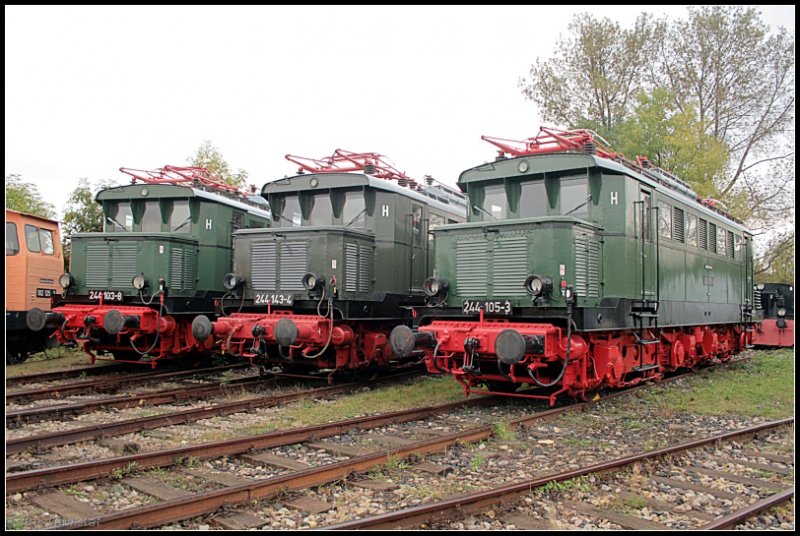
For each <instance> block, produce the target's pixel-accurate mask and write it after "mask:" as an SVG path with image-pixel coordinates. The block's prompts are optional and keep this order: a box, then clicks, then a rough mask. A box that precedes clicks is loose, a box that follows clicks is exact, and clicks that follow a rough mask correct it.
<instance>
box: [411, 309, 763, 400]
mask: <svg viewBox="0 0 800 536" xmlns="http://www.w3.org/2000/svg"><path fill="white" fill-rule="evenodd" d="M508 329H513V330H516V331H518V332H519V333H520V334H523V335H528V336H533V335H535V336H539V337H544V341H545V342H544V345H543V349H544V353H543V354H541V355H534V354H526V355H525V357H524V358H523V359H522V360H521V361H520V362H519V363H517V364H515V365H513V366H506V367H505V368H508V370H507V371H505V370H499V368H498V366H499V365H498V357H497V355H496V354H495V350H494V347H495V340H496V338H497V336H498V335H499V334H500V333H501V332H502V331H505V330H508ZM419 331H420V332H430V333H431V334H432V335H433V338H434V339H435V340H436V347H435V349H433V350H432V349H430V348H429V349H426V350H425V362H426V366H427V368H428V372H431V373H434V374H435V373H440V374H441V373H443V374H451V375H452V376H453V377H454V378H455V380H456V381H458V383H460V384H461V385H462V386H463V387H464V391H465V394H467V395H468V394H469V393H470V392H472V391H477V392H481V393H484V392H486V391H483V390H476V389H474V388H475V387H477V386H479V385H480V384H482V383H485V382H491V383H492V384H494V385H502V384H506V385H509V386H512V385H517V386H520V385H525V384H528V385H532V384H534V381H533V380H532V379H531V377H530V372H532V373H534V374H535V375H536V376H538V377H539V380H540V381H541V382H543V383H551V382H550V380H551V379H553V378H555V377H556V376H557V371H558V370H560V369H561V367H562V363H563V360H564V359H566V358H567V345H566V336H565V333H564V331H565V330H564V329H563V328H560V327H558V326H554V325H552V324H533V323H530V324H529V323H525V322H509V321H507V320H496V319H492V320H484V319H481V320H479V321H477V322H476V321H472V320H471V321H459V320H435V321H434V322H432V323H431V324H429V325H426V326H423V327H420V328H419ZM636 336H637V333H635V332H634V331H633V330H620V331H607V332H598V333H575V332H573V333H572V334H571V337H570V341H571V343H570V351H569V362H568V364H567V366H566V368H565V369H564V373H563V376H561V377H560V379H558V381H555V380H554V381H553V384H552V385H553V389H554V391H542V390H539V389H534V390H527V391H521V392H519V393H510V392H502V393H496V394H503V395H506V396H514V397H522V398H538V399H543V400H548V401H549V403H550V405H553V404H555V402H556V399H557V397H558V395H560V394H562V393H567V394H568V395H569V396H573V397H577V398H585V397H586V396H587V394H588V393H590V392H593V391H596V390H598V389H600V388H601V387H611V388H623V387H630V386H633V385H636V384H638V383H641V382H644V381H654V380H655V381H657V380H659V379H661V378H662V377H663V375H664V373H665V372H668V371H674V370H677V369H682V368H693V367H695V366H697V365H698V364H700V363H703V362H711V361H715V360H721V361H724V360H727V359H730V358H731V357H732V356H733V355H734V354H735V353H736V352H738V351H741V350H742V349H744V348H745V347H746V345H747V344H748V343H749V342H750V341H749V335H748V333H747V332H745V331H744V329H743V328H742V327H740V326H693V327H687V328H674V329H663V330H662V331H661V333H660V337H659V336H657V335H656V334H655V333H653V332H650V333H648V334H647V336H648V337H650V338H655V339H658V340H659V344H657V345H641V344H638V343H637V337H636ZM467 339H470V340H472V341H477V343H478V345H477V346H476V347H475V351H474V354H473V355H472V356H468V355H467V352H466V350H465V341H467ZM476 362H477V363H476ZM476 364H477V366H476ZM467 365H469V366H467ZM489 392H493V391H489Z"/></svg>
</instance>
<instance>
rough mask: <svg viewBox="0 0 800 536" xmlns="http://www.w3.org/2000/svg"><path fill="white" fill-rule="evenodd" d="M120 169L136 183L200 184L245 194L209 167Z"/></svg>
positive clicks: (167, 166)
mask: <svg viewBox="0 0 800 536" xmlns="http://www.w3.org/2000/svg"><path fill="white" fill-rule="evenodd" d="M119 170H120V171H121V172H123V173H125V174H127V175H130V176H131V177H132V179H131V183H132V184H136V181H137V180H139V181H142V182H145V183H147V184H187V185H190V184H199V185H201V186H205V187H208V188H214V189H217V190H223V191H226V192H229V193H232V194H237V195H242V196H243V195H244V193H243V192H242V191H241V190H239V189H238V188H237V187H235V186H231V185H230V184H228V183H226V182H225V181H224V180H222V179H221V178H219V177H214V176H212V175H210V174H209V172H208V169H207V168H204V167H197V166H183V167H182V166H170V165H166V166H164V167H162V168H158V169H154V170H151V171H148V170H144V169H131V168H124V167H122V168H119Z"/></svg>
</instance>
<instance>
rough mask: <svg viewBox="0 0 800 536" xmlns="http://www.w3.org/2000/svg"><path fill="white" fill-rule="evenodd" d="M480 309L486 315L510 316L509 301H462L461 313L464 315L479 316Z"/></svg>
mask: <svg viewBox="0 0 800 536" xmlns="http://www.w3.org/2000/svg"><path fill="white" fill-rule="evenodd" d="M481 309H483V312H484V313H485V314H487V315H504V316H507V315H510V314H511V313H512V308H511V302H510V301H509V300H493V301H492V300H464V305H463V307H462V308H461V311H462V312H463V313H464V314H465V315H477V314H480V312H481Z"/></svg>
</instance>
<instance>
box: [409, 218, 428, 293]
mask: <svg viewBox="0 0 800 536" xmlns="http://www.w3.org/2000/svg"><path fill="white" fill-rule="evenodd" d="M410 220H411V229H410V231H411V234H410V238H411V248H410V249H411V258H410V260H409V262H410V276H411V277H410V279H411V281H410V284H409V288H410V289H412V290H416V291H421V290H422V282H423V281H425V278H426V277H428V273H427V260H428V259H427V255H426V248H427V245H428V244H427V238H426V237H425V233H424V231H425V229H424V221H423V220H424V214H423V207H422V205H417V204H415V203H414V204H412V205H411V214H410Z"/></svg>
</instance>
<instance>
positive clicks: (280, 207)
mask: <svg viewBox="0 0 800 536" xmlns="http://www.w3.org/2000/svg"><path fill="white" fill-rule="evenodd" d="M275 205H276V206H275V207H274V209H275V210H274V212H273V213H272V219H273V220H275V221H276V222H280V225H281V226H282V227H300V226H301V225H303V213H302V211H301V210H300V198H299V197H298V195H297V194H294V195H286V196H283V197H281V198H278V199H277V201H276V202H275Z"/></svg>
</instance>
